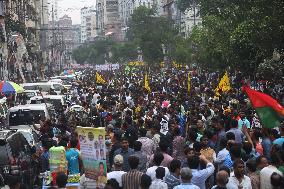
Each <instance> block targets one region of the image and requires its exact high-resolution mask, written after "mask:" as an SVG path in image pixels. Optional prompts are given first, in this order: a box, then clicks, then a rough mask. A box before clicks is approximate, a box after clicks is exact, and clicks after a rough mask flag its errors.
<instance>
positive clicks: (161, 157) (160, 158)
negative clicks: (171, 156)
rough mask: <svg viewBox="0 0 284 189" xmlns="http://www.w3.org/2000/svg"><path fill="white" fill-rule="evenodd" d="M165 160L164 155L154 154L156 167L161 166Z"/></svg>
mask: <svg viewBox="0 0 284 189" xmlns="http://www.w3.org/2000/svg"><path fill="white" fill-rule="evenodd" d="M163 160H164V155H163V154H162V153H161V152H156V153H155V154H154V159H153V162H154V164H155V165H157V166H160V165H161V163H162V161H163Z"/></svg>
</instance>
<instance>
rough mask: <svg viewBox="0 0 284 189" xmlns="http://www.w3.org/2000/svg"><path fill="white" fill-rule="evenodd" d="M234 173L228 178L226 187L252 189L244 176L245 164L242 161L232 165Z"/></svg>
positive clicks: (248, 179)
mask: <svg viewBox="0 0 284 189" xmlns="http://www.w3.org/2000/svg"><path fill="white" fill-rule="evenodd" d="M233 168H234V172H233V173H232V174H231V176H230V177H229V182H228V184H227V185H226V187H227V188H230V189H239V188H242V189H252V186H251V180H250V178H249V177H247V176H246V175H245V163H244V162H243V160H240V159H238V160H236V161H235V162H234V164H233Z"/></svg>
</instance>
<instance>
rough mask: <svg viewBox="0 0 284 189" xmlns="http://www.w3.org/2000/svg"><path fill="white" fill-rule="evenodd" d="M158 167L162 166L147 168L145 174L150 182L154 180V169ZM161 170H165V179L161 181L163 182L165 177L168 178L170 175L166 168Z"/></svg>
mask: <svg viewBox="0 0 284 189" xmlns="http://www.w3.org/2000/svg"><path fill="white" fill-rule="evenodd" d="M158 167H162V166H153V167H150V168H148V169H147V171H146V174H147V175H148V176H150V177H151V179H152V180H155V179H156V169H157V168H158ZM163 168H165V177H164V179H163V180H165V178H166V176H168V175H169V174H170V171H169V169H168V168H167V167H163Z"/></svg>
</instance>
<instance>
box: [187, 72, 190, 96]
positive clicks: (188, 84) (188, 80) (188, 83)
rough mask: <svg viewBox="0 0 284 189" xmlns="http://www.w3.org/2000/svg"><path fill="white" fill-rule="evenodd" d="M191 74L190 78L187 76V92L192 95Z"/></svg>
mask: <svg viewBox="0 0 284 189" xmlns="http://www.w3.org/2000/svg"><path fill="white" fill-rule="evenodd" d="M190 87H191V86H190V72H188V76H187V91H188V94H189V93H190Z"/></svg>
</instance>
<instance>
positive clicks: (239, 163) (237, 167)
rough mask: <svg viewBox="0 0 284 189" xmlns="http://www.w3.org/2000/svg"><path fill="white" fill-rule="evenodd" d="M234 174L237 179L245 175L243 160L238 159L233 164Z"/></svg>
mask: <svg viewBox="0 0 284 189" xmlns="http://www.w3.org/2000/svg"><path fill="white" fill-rule="evenodd" d="M233 168H234V174H235V176H236V177H237V178H242V177H243V176H244V174H245V163H244V162H243V160H240V159H237V160H236V161H234V164H233Z"/></svg>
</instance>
